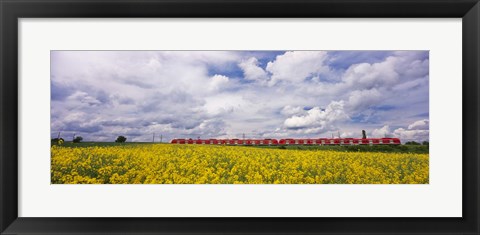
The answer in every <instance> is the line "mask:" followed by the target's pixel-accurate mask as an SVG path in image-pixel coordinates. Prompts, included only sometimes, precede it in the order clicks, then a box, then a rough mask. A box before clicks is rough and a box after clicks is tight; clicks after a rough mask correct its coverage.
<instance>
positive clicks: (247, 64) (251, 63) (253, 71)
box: [238, 57, 268, 80]
mask: <svg viewBox="0 0 480 235" xmlns="http://www.w3.org/2000/svg"><path fill="white" fill-rule="evenodd" d="M238 66H239V67H240V68H241V69H242V70H243V74H244V76H245V79H247V80H264V79H267V78H268V75H267V72H265V70H263V69H262V68H260V67H259V66H258V60H257V58H255V57H250V58H249V59H247V60H244V61H242V62H240V63H239V64H238Z"/></svg>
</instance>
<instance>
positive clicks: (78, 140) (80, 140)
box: [73, 136, 83, 143]
mask: <svg viewBox="0 0 480 235" xmlns="http://www.w3.org/2000/svg"><path fill="white" fill-rule="evenodd" d="M82 140H83V137H81V136H77V137H75V139H73V143H80V142H82Z"/></svg>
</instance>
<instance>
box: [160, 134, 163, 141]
mask: <svg viewBox="0 0 480 235" xmlns="http://www.w3.org/2000/svg"><path fill="white" fill-rule="evenodd" d="M162 139H163V135H162V134H160V143H162Z"/></svg>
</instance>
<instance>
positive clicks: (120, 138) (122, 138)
mask: <svg viewBox="0 0 480 235" xmlns="http://www.w3.org/2000/svg"><path fill="white" fill-rule="evenodd" d="M125 141H127V138H125V136H123V135H121V136H118V137H117V139H116V140H115V142H117V143H125Z"/></svg>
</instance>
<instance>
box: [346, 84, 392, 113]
mask: <svg viewBox="0 0 480 235" xmlns="http://www.w3.org/2000/svg"><path fill="white" fill-rule="evenodd" d="M382 99H384V96H382V94H381V93H380V92H379V91H378V90H377V89H376V88H372V89H370V90H356V91H353V92H352V93H350V97H349V98H348V107H349V108H350V109H352V110H355V111H358V110H365V109H367V108H370V107H371V106H374V105H377V104H379V103H380V102H381V101H382Z"/></svg>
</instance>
